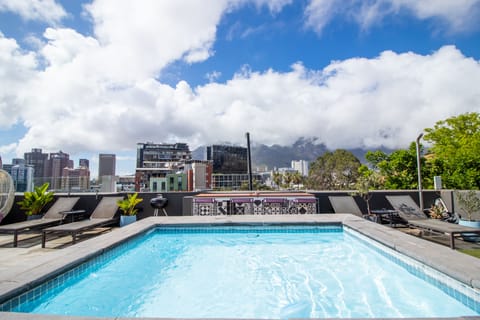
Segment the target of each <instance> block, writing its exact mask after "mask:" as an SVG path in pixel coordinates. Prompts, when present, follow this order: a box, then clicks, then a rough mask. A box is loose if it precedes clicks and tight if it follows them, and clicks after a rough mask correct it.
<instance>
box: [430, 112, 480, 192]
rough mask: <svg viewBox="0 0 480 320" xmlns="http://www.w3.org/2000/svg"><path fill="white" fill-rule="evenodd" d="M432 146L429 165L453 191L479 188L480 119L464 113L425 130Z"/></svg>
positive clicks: (476, 114)
mask: <svg viewBox="0 0 480 320" xmlns="http://www.w3.org/2000/svg"><path fill="white" fill-rule="evenodd" d="M425 132H426V134H425V136H424V139H425V141H428V142H430V143H431V144H432V146H431V148H430V154H429V156H428V162H429V164H430V166H431V174H432V175H441V176H442V180H443V183H444V185H445V187H447V188H450V189H476V190H477V189H479V188H480V115H479V114H478V113H475V112H472V113H465V114H462V115H459V116H456V117H451V118H448V119H446V120H442V121H438V122H437V123H436V124H435V125H434V127H433V128H427V129H425Z"/></svg>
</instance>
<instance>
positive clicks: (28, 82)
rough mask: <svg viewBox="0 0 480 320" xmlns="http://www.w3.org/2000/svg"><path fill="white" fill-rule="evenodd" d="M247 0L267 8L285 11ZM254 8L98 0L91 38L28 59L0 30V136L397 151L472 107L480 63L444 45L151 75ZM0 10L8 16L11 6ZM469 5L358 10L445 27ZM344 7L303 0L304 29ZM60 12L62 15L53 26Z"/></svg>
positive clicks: (479, 105)
mask: <svg viewBox="0 0 480 320" xmlns="http://www.w3.org/2000/svg"><path fill="white" fill-rule="evenodd" d="M252 2H253V3H254V4H255V5H258V6H267V7H268V9H269V10H270V11H271V12H272V14H276V13H278V12H279V11H281V9H282V8H283V7H284V6H288V5H289V4H290V1H286V0H283V1H280V0H278V1H266V0H262V1H260V0H259V1H252ZM252 2H249V1H211V2H209V4H208V7H209V10H203V9H204V8H203V7H204V6H205V4H204V3H203V2H201V1H196V0H192V1H182V2H177V1H154V0H151V1H142V4H141V5H139V4H137V3H136V2H131V1H114V2H112V1H108V0H96V1H93V2H92V3H91V4H89V5H88V6H86V7H85V12H86V13H87V14H88V15H89V17H90V18H91V21H92V30H93V33H92V34H88V35H87V34H82V33H80V32H78V31H76V30H74V29H71V28H68V27H65V26H64V27H55V26H54V27H49V28H47V29H45V31H44V33H43V36H42V38H41V39H38V40H40V41H39V43H40V44H41V47H40V48H39V49H38V51H33V50H32V51H28V50H26V49H24V48H21V45H20V44H19V42H17V41H16V40H14V39H12V38H7V37H5V36H4V35H1V34H0V74H2V77H0V115H1V117H0V119H1V120H0V129H7V128H9V127H10V126H12V125H13V124H15V123H21V124H23V125H24V126H25V127H26V129H27V131H26V134H25V135H24V136H23V138H21V139H20V141H19V142H18V145H17V146H16V147H17V148H16V150H17V154H18V155H22V154H23V152H25V151H28V150H30V149H31V148H32V147H42V148H44V149H46V150H58V149H60V148H62V149H64V150H68V152H70V153H75V152H82V151H83V152H92V153H93V152H97V151H103V150H106V149H108V150H135V144H136V143H137V142H139V141H156V142H175V141H185V142H188V143H189V144H190V145H191V146H192V147H195V146H198V145H203V144H208V143H216V142H219V141H230V142H232V143H244V134H245V132H247V131H249V132H250V133H251V135H252V140H254V141H255V142H256V143H263V144H268V145H271V144H280V145H282V144H285V145H288V144H292V143H293V142H295V141H296V140H297V139H298V138H299V137H318V138H319V139H318V142H321V143H324V144H325V145H326V146H327V147H328V148H330V149H334V148H355V147H365V148H376V147H380V146H384V147H387V148H397V147H404V146H406V145H408V143H410V142H411V141H413V140H414V139H415V137H416V136H417V135H418V133H419V132H420V131H421V130H423V128H425V127H430V126H432V125H433V124H434V123H435V122H436V121H438V120H441V119H445V118H446V117H449V116H453V115H457V114H460V113H463V112H469V111H480V95H479V94H478V83H480V63H479V61H478V60H475V59H473V58H470V57H468V56H466V55H465V54H464V53H462V52H461V51H460V50H459V49H457V48H456V47H455V46H448V45H447V46H443V47H440V48H438V50H436V51H434V52H431V53H430V54H418V53H415V52H394V51H384V52H381V53H380V54H379V55H378V56H375V57H372V58H361V57H358V58H350V59H344V60H338V61H332V62H331V63H330V64H329V65H327V66H325V67H324V68H321V69H309V68H307V67H305V66H304V64H303V63H302V61H299V62H297V63H294V64H293V65H292V66H291V69H290V70H289V71H279V70H275V69H274V68H271V69H268V70H262V71H257V70H250V69H249V68H248V66H247V67H246V68H239V69H238V71H237V73H236V74H235V75H234V76H233V77H232V78H231V79H229V80H227V81H225V82H215V81H216V80H215V79H216V78H215V77H212V79H211V82H210V83H207V84H204V85H199V86H193V87H192V85H191V84H189V83H188V82H186V81H180V82H178V83H177V84H176V85H175V86H172V85H167V84H165V83H162V82H161V81H160V80H158V79H159V78H160V77H159V75H161V74H162V72H163V70H164V69H165V67H167V66H169V65H170V64H171V63H173V62H174V61H183V62H185V63H187V64H194V63H197V62H199V61H204V60H206V59H208V58H209V57H211V56H212V55H214V54H215V46H214V44H215V41H216V36H217V35H216V32H217V27H218V25H219V24H220V23H221V20H222V17H224V15H225V14H228V12H230V11H231V10H235V8H237V7H239V6H242V5H245V3H252ZM1 3H2V5H1V6H0V8H3V9H4V8H7V7H8V8H10V9H9V10H14V9H12V8H13V7H12V6H11V5H8V6H7V3H10V2H5V1H4V2H1ZM48 3H50V4H54V2H48ZM349 3H350V4H351V6H354V7H357V6H359V4H358V2H357V1H353V0H352V1H349ZM477 4H478V1H467V2H465V3H464V5H463V6H461V8H463V9H458V8H451V6H449V5H448V3H447V2H445V1H439V2H438V4H437V5H435V6H434V7H435V8H436V9H435V10H434V9H432V8H428V7H425V6H424V5H421V4H419V3H417V2H414V1H407V0H403V1H400V0H398V1H393V0H390V1H386V0H385V1H369V2H368V5H364V6H363V7H362V10H366V12H367V11H368V12H371V15H370V17H371V19H372V20H371V21H367V20H365V21H363V22H362V21H359V23H361V24H364V25H371V24H372V23H373V22H374V21H378V19H381V17H382V16H385V15H387V14H392V13H391V12H395V11H398V10H407V9H408V10H410V11H411V12H413V14H414V15H416V16H417V17H419V19H424V18H428V17H440V18H441V19H444V20H445V21H447V22H448V23H449V24H451V25H452V26H453V25H455V21H457V22H458V21H459V19H460V18H458V17H467V18H468V17H470V15H471V12H466V10H476V9H477V8H478V5H477ZM112 5H115V10H110V7H111V6H112ZM349 8H350V7H348V6H347V7H346V9H344V10H347V11H344V12H343V13H339V12H338V9H336V2H331V1H325V0H324V1H311V2H310V3H309V5H308V6H307V7H306V11H305V14H306V15H307V16H308V17H309V19H311V20H309V21H310V22H309V24H310V26H311V27H312V28H315V26H314V24H313V22H312V21H317V20H318V21H317V22H315V23H316V26H317V27H319V28H320V29H321V28H323V27H322V26H323V25H325V24H327V23H329V21H330V19H331V17H332V15H334V14H335V13H337V14H350V13H349V12H348V10H350V9H349ZM57 9H58V8H57ZM4 10H6V9H4ZM15 10H17V11H18V12H20V14H21V12H23V11H22V10H21V9H19V8H17V9H15ZM322 10H323V11H322ZM126 16H128V17H129V18H128V19H125V17H126ZM62 17H63V15H62V14H61V10H60V11H59V13H58V14H56V15H54V16H53V17H51V18H50V19H52V20H59V19H61V18H62ZM456 17H457V18H456ZM45 19H46V18H45ZM315 19H316V20H315ZM365 19H367V17H365ZM457 27H458V28H461V27H462V28H463V27H464V26H461V25H458V26H457ZM4 147H6V146H4ZM11 148H12V146H11V145H9V150H10V149H11Z"/></svg>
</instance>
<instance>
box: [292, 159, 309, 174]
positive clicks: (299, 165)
mask: <svg viewBox="0 0 480 320" xmlns="http://www.w3.org/2000/svg"><path fill="white" fill-rule="evenodd" d="M309 166H310V163H309V162H308V161H306V160H292V168H293V169H295V170H296V171H298V173H300V174H301V175H302V176H304V177H306V176H308V170H309Z"/></svg>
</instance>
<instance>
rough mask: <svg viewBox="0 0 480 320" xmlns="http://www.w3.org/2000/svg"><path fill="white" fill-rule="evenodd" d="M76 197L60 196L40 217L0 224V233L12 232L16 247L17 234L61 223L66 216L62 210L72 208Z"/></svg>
mask: <svg viewBox="0 0 480 320" xmlns="http://www.w3.org/2000/svg"><path fill="white" fill-rule="evenodd" d="M78 199H80V198H79V197H71V198H67V197H60V198H58V199H57V201H55V203H54V204H53V205H52V206H51V207H50V209H48V211H47V212H46V213H45V214H44V215H43V217H42V218H40V219H34V220H27V221H23V222H17V223H11V224H6V225H4V226H0V233H1V234H13V246H14V247H16V246H17V244H18V234H20V233H24V232H29V231H34V230H36V229H41V228H44V227H48V226H51V225H55V224H60V223H62V221H63V219H64V218H65V216H66V215H65V214H64V212H68V211H70V210H72V208H73V206H75V204H76V203H77V202H78Z"/></svg>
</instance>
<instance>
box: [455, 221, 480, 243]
mask: <svg viewBox="0 0 480 320" xmlns="http://www.w3.org/2000/svg"><path fill="white" fill-rule="evenodd" d="M458 224H459V225H461V226H465V227H471V228H475V229H480V220H478V221H477V220H463V219H460V220H459V221H458ZM462 238H463V240H465V241H469V242H478V241H480V235H478V234H475V233H462Z"/></svg>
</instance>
